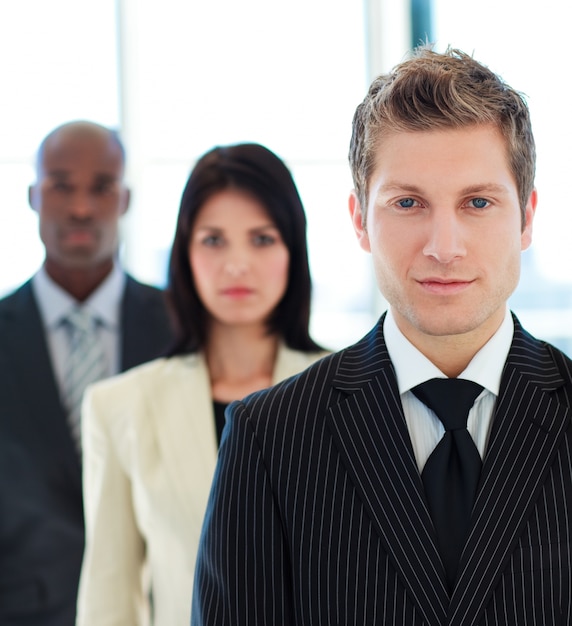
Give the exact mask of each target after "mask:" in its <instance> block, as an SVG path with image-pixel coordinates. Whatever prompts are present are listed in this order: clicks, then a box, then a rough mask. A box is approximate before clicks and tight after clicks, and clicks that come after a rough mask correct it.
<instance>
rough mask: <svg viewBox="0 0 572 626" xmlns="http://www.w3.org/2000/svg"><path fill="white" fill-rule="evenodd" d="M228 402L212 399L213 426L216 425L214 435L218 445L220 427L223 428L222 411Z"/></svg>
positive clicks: (220, 433) (220, 432)
mask: <svg viewBox="0 0 572 626" xmlns="http://www.w3.org/2000/svg"><path fill="white" fill-rule="evenodd" d="M229 404H230V403H229V402H219V401H218V400H213V405H214V417H215V426H216V436H217V442H218V444H219V445H220V438H221V436H222V429H223V428H224V423H225V420H224V412H225V410H226V407H227V406H228V405H229Z"/></svg>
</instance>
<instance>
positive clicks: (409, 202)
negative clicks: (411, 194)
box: [397, 198, 415, 209]
mask: <svg viewBox="0 0 572 626" xmlns="http://www.w3.org/2000/svg"><path fill="white" fill-rule="evenodd" d="M397 204H399V206H400V207H401V208H402V209H411V208H412V207H413V206H414V205H415V200H414V199H413V198H403V200H399V201H398V202H397Z"/></svg>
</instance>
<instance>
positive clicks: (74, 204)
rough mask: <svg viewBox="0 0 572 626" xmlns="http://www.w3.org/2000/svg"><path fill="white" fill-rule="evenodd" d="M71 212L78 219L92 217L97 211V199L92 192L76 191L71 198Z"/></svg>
mask: <svg viewBox="0 0 572 626" xmlns="http://www.w3.org/2000/svg"><path fill="white" fill-rule="evenodd" d="M69 207H70V213H71V215H72V216H73V217H75V218H77V219H86V218H89V217H92V215H93V213H94V211H95V201H94V198H93V197H92V195H91V194H89V193H83V192H76V193H74V194H73V195H72V196H71V198H70V205H69Z"/></svg>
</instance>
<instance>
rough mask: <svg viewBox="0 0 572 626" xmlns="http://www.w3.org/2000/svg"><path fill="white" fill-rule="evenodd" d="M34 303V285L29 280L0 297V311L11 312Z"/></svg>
mask: <svg viewBox="0 0 572 626" xmlns="http://www.w3.org/2000/svg"><path fill="white" fill-rule="evenodd" d="M33 304H34V300H33V294H32V285H31V282H30V281H27V282H26V283H24V284H23V285H20V286H19V287H17V288H16V289H14V290H13V291H11V292H10V293H7V294H6V295H4V296H3V297H2V298H0V313H9V312H12V311H13V310H15V309H18V308H21V307H24V306H32V305H33Z"/></svg>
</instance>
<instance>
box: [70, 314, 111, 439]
mask: <svg viewBox="0 0 572 626" xmlns="http://www.w3.org/2000/svg"><path fill="white" fill-rule="evenodd" d="M66 323H67V326H68V329H69V335H70V342H71V343H70V353H69V359H68V362H67V364H66V371H65V375H64V396H65V397H64V401H65V404H66V407H67V410H68V417H69V426H70V429H71V433H72V437H73V439H74V441H75V443H76V445H77V448H78V450H80V451H81V423H80V418H81V401H82V397H83V392H84V391H85V388H86V387H87V386H88V385H89V384H90V383H93V382H95V381H97V380H100V379H101V378H104V377H105V375H106V373H107V372H106V366H105V355H104V353H103V347H102V344H101V341H100V339H99V337H98V333H97V319H96V318H95V317H94V316H93V315H92V314H91V313H90V312H89V311H88V310H87V309H82V308H79V307H77V308H74V309H73V310H72V311H71V313H70V314H69V315H68V316H67V318H66Z"/></svg>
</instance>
